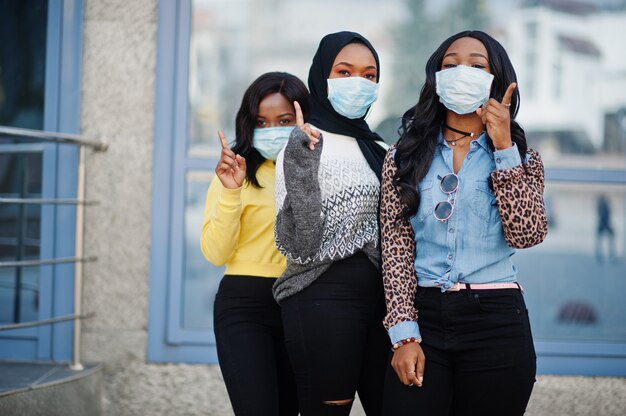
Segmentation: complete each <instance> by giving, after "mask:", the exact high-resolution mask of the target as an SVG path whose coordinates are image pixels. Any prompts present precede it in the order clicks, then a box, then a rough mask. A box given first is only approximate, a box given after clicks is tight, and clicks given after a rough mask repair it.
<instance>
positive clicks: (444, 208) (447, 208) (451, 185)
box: [433, 173, 459, 223]
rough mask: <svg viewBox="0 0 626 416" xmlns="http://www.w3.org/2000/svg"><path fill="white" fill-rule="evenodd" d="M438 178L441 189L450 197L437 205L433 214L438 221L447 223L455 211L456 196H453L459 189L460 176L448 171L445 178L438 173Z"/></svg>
mask: <svg viewBox="0 0 626 416" xmlns="http://www.w3.org/2000/svg"><path fill="white" fill-rule="evenodd" d="M437 179H439V180H440V181H441V182H440V183H439V189H441V192H443V193H444V194H446V195H448V199H447V200H446V201H441V202H439V203H438V204H437V205H435V209H434V210H433V214H434V215H435V218H436V219H437V220H438V221H441V222H444V223H445V222H446V221H448V220H449V219H450V217H451V216H452V213H453V212H454V198H453V197H452V196H453V194H454V193H455V192H456V191H457V189H459V177H458V176H457V175H456V174H454V173H448V174H447V175H445V176H444V177H443V178H442V177H441V176H440V175H437Z"/></svg>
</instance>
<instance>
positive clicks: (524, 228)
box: [491, 149, 548, 248]
mask: <svg viewBox="0 0 626 416" xmlns="http://www.w3.org/2000/svg"><path fill="white" fill-rule="evenodd" d="M528 156H529V158H528V162H527V163H526V164H522V165H519V166H515V167H513V168H511V169H505V170H499V171H498V170H497V171H494V172H492V173H491V179H492V182H493V189H494V192H495V195H496V200H497V203H498V212H499V213H500V218H501V219H502V226H503V228H504V238H505V239H506V242H507V244H508V245H509V246H510V247H512V248H528V247H532V246H534V245H537V244H539V243H541V242H542V241H543V240H544V239H545V238H546V235H547V234H548V220H547V217H546V209H545V205H544V200H543V188H544V171H543V162H542V161H541V156H539V153H537V152H536V151H534V150H532V149H528Z"/></svg>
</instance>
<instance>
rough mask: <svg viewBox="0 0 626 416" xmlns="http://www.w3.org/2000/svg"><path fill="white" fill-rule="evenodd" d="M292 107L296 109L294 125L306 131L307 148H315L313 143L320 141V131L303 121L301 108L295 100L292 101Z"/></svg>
mask: <svg viewBox="0 0 626 416" xmlns="http://www.w3.org/2000/svg"><path fill="white" fill-rule="evenodd" d="M293 108H294V110H296V127H297V128H299V129H300V130H302V131H303V132H305V133H306V135H307V136H308V137H309V144H308V146H309V149H311V150H313V149H315V145H316V144H317V143H319V141H320V135H321V133H320V132H319V130H315V129H314V128H312V127H311V125H310V124H309V123H305V122H304V116H303V115H302V108H300V104H299V103H298V102H297V101H294V102H293Z"/></svg>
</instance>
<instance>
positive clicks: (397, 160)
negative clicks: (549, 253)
mask: <svg viewBox="0 0 626 416" xmlns="http://www.w3.org/2000/svg"><path fill="white" fill-rule="evenodd" d="M518 108H519V93H518V90H517V83H516V76H515V71H514V69H513V66H512V65H511V62H510V60H509V58H508V56H507V54H506V51H505V50H504V48H503V47H502V46H501V45H500V44H499V43H498V42H497V41H496V40H494V39H493V38H492V37H490V36H489V35H487V34H486V33H484V32H479V31H471V32H470V31H467V32H461V33H458V34H456V35H454V36H452V37H450V38H449V39H447V40H446V41H444V42H443V44H442V45H441V46H440V47H439V48H438V49H437V50H436V51H435V52H434V53H433V55H432V56H431V57H430V59H429V60H428V63H427V64H426V83H425V85H424V87H423V88H422V91H421V94H420V98H419V101H418V103H417V105H416V106H415V107H413V108H411V109H409V110H408V111H407V112H406V113H405V115H404V122H403V134H402V137H401V139H400V141H399V142H398V144H397V146H393V147H392V148H391V149H390V151H389V152H388V154H387V157H386V159H385V164H384V167H383V179H382V189H381V245H382V256H383V258H382V262H383V278H384V284H385V296H386V300H387V316H386V318H385V326H386V328H387V330H388V332H389V336H390V338H391V343H392V351H393V357H392V360H391V366H390V368H389V369H388V371H387V378H386V384H385V411H384V413H385V414H416V415H417V414H419V415H429V416H433V415H446V416H449V415H481V416H484V415H507V416H508V415H521V414H523V413H524V411H525V408H526V404H527V403H528V400H529V398H530V394H531V391H532V387H533V383H534V380H535V361H536V357H535V352H534V348H533V341H532V335H531V332H530V325H529V322H528V313H527V310H526V306H525V304H524V299H523V296H522V291H521V287H520V286H519V285H518V283H517V270H516V268H515V266H514V265H513V263H512V261H511V257H512V255H513V254H514V251H515V250H514V249H515V248H525V247H530V246H532V245H535V244H538V243H540V242H541V241H543V239H544V238H545V235H546V233H547V222H546V217H545V209H544V203H543V164H542V162H541V159H540V157H539V155H538V154H537V153H536V152H535V151H533V150H531V149H528V148H527V146H526V140H525V136H524V130H523V129H522V128H521V127H520V125H519V124H517V122H516V121H515V116H516V114H517V111H518ZM418 313H419V319H418ZM396 412H398V413H396ZM399 412H402V413H399ZM407 412H408V413H407Z"/></svg>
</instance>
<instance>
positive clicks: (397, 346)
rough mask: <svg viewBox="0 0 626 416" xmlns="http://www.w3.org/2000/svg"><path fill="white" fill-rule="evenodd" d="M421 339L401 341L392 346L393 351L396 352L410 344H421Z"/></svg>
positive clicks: (412, 338)
mask: <svg viewBox="0 0 626 416" xmlns="http://www.w3.org/2000/svg"><path fill="white" fill-rule="evenodd" d="M421 341H422V340H421V339H418V338H415V337H411V338H406V339H401V340H400V341H398V342H396V343H394V344H393V345H392V346H391V351H396V350H397V349H398V348H400V347H402V346H403V345H406V344H408V343H411V342H417V343H418V344H419V343H420V342H421Z"/></svg>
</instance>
